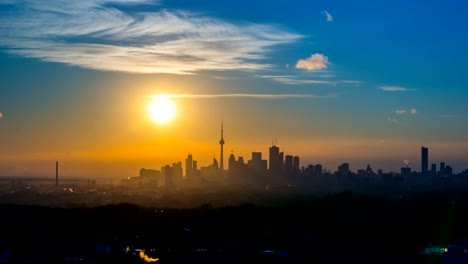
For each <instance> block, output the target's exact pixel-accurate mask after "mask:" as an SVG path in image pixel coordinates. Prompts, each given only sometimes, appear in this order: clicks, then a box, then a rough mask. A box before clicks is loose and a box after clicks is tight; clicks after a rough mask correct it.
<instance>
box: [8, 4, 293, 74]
mask: <svg viewBox="0 0 468 264" xmlns="http://www.w3.org/2000/svg"><path fill="white" fill-rule="evenodd" d="M157 3H158V2H157V1H150V0H80V1H68V0H48V1H47V3H46V2H44V1H42V0H21V1H13V0H0V5H1V4H7V5H11V8H8V9H4V10H3V11H2V9H1V8H0V46H3V49H4V50H6V51H7V52H9V53H13V54H18V55H21V56H25V57H30V58H37V59H41V60H44V61H51V62H59V63H66V64H70V65H75V66H80V67H84V68H89V69H95V70H103V71H122V72H132V73H173V74H193V73H196V72H197V71H202V70H258V69H265V68H268V67H269V66H270V65H268V64H264V63H262V59H264V58H265V57H266V56H267V55H268V54H269V53H270V52H271V48H272V47H273V46H275V45H279V44H285V43H291V42H294V41H296V40H298V39H300V38H301V37H302V36H300V35H298V34H294V33H290V32H288V31H286V30H284V29H280V28H278V27H276V26H272V25H263V24H249V23H243V24H233V23H230V22H226V21H223V20H221V19H218V18H213V17H207V16H202V15H200V14H198V13H191V12H186V11H177V10H171V11H169V10H166V9H162V7H161V6H154V5H155V4H156V5H157ZM148 4H153V6H152V7H151V8H149V9H148V8H146V7H144V8H142V9H138V8H132V9H129V8H126V5H148ZM143 9H144V11H135V10H143ZM129 10H132V11H129Z"/></svg>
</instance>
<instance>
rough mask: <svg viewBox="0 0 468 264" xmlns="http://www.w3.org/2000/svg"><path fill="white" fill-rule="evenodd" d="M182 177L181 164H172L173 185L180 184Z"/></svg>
mask: <svg viewBox="0 0 468 264" xmlns="http://www.w3.org/2000/svg"><path fill="white" fill-rule="evenodd" d="M182 176H183V169H182V162H174V163H173V164H172V180H173V181H174V184H180V183H181V182H182Z"/></svg>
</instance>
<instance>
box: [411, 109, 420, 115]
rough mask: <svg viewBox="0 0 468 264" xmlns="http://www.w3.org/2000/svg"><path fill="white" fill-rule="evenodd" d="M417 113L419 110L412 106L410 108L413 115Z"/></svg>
mask: <svg viewBox="0 0 468 264" xmlns="http://www.w3.org/2000/svg"><path fill="white" fill-rule="evenodd" d="M417 113H418V111H417V110H416V109H414V108H412V109H411V110H410V114H412V115H415V114H417Z"/></svg>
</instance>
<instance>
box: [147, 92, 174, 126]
mask: <svg viewBox="0 0 468 264" xmlns="http://www.w3.org/2000/svg"><path fill="white" fill-rule="evenodd" d="M148 113H149V116H150V117H151V119H152V120H154V121H156V122H157V123H159V124H164V123H167V122H169V121H171V120H172V119H174V117H175V115H176V105H175V103H174V102H173V101H172V100H170V99H168V98H164V97H158V98H156V99H154V100H153V101H152V102H151V103H150V104H149V105H148Z"/></svg>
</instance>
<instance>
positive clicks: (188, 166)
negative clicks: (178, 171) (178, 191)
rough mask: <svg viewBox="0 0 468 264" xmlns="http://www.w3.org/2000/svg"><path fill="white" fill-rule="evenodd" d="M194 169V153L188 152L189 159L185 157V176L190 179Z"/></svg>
mask: <svg viewBox="0 0 468 264" xmlns="http://www.w3.org/2000/svg"><path fill="white" fill-rule="evenodd" d="M192 171H193V158H192V154H188V156H187V159H185V178H187V179H190V178H191V177H192Z"/></svg>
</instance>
